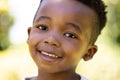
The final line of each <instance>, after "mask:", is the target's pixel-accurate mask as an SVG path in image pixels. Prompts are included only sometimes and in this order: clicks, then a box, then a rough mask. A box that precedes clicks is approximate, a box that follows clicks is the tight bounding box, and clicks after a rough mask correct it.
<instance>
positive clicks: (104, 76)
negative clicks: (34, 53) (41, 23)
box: [0, 0, 120, 80]
mask: <svg viewBox="0 0 120 80" xmlns="http://www.w3.org/2000/svg"><path fill="white" fill-rule="evenodd" d="M23 2H24V1H22V0H21V2H19V1H18V3H17V0H16V1H15V0H0V80H24V78H25V77H28V76H34V75H37V67H36V66H35V64H34V62H33V60H32V59H31V57H30V55H29V51H28V47H27V44H26V40H27V36H24V35H27V26H30V25H31V24H32V19H33V16H34V13H35V11H36V9H37V6H38V3H39V0H38V2H35V1H34V0H26V2H24V4H23ZM28 2H29V3H28ZM30 2H31V3H30ZM104 2H105V3H106V4H107V5H108V7H107V11H108V14H107V17H108V22H107V24H106V27H105V28H104V29H103V31H102V34H101V35H100V36H99V38H98V40H97V42H96V44H97V45H98V52H97V54H96V55H95V56H94V58H93V59H92V60H90V61H88V62H84V61H83V60H82V61H80V64H79V65H78V67H77V69H76V72H78V73H79V74H82V75H85V76H86V77H88V78H89V79H90V80H120V62H119V61H120V0H104ZM21 4H22V5H21ZM26 4H27V5H28V6H27V7H26ZM11 5H14V6H13V8H11ZM35 5H36V6H35ZM15 6H16V8H15ZM33 6H35V7H33ZM23 8H25V9H23ZM28 9H29V10H28ZM17 10H18V11H20V12H21V13H20V14H15V11H17ZM30 11H32V12H30ZM22 13H23V14H22ZM25 13H26V15H28V14H30V13H31V15H29V16H26V15H25ZM18 16H19V17H18ZM30 16H31V18H29V17H30ZM18 18H20V19H18ZM22 20H23V21H22ZM29 20H31V21H29ZM25 21H26V22H25ZM27 21H28V22H27ZM19 22H21V23H19ZM17 23H18V25H19V26H20V28H19V27H18V26H16V24H17ZM26 23H27V24H26ZM20 24H23V25H22V27H21V25H20ZM25 26H26V27H25ZM17 29H18V31H19V33H18V31H17ZM10 34H11V35H12V37H11V35H10ZM24 37H25V38H24ZM23 38H24V40H22V41H21V42H17V43H16V42H15V39H16V41H17V40H21V39H23Z"/></svg>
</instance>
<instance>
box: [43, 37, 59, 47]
mask: <svg viewBox="0 0 120 80" xmlns="http://www.w3.org/2000/svg"><path fill="white" fill-rule="evenodd" d="M44 43H46V44H49V45H51V46H55V47H59V46H60V43H59V41H58V39H57V38H56V37H55V36H54V35H52V36H47V37H46V38H45V40H44Z"/></svg>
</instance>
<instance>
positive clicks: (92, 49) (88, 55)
mask: <svg viewBox="0 0 120 80" xmlns="http://www.w3.org/2000/svg"><path fill="white" fill-rule="evenodd" d="M97 49H98V48H97V46H96V45H92V46H91V47H90V48H89V49H88V52H87V53H86V54H85V55H84V56H83V59H84V61H88V60H90V59H92V58H93V56H94V55H95V53H96V52H97Z"/></svg>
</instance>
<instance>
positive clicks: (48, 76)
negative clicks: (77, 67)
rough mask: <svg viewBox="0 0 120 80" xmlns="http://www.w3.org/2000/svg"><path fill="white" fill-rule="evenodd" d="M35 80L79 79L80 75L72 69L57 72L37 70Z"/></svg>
mask: <svg viewBox="0 0 120 80" xmlns="http://www.w3.org/2000/svg"><path fill="white" fill-rule="evenodd" d="M37 80H80V76H79V75H78V74H76V73H75V72H74V71H63V72H58V73H47V72H43V71H38V77H37Z"/></svg>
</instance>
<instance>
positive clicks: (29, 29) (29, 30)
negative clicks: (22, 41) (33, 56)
mask: <svg viewBox="0 0 120 80" xmlns="http://www.w3.org/2000/svg"><path fill="white" fill-rule="evenodd" d="M27 32H28V39H27V43H28V40H29V37H30V32H31V27H29V28H28V31H27Z"/></svg>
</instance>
